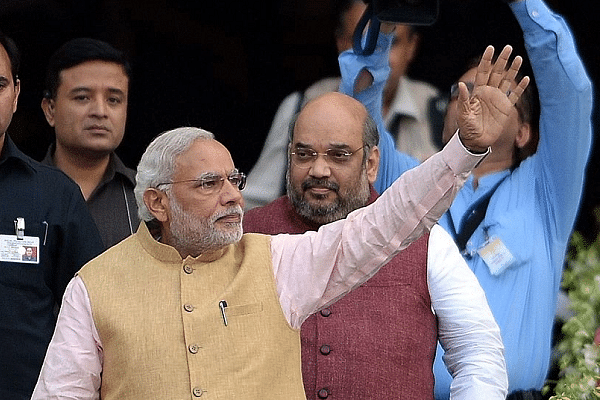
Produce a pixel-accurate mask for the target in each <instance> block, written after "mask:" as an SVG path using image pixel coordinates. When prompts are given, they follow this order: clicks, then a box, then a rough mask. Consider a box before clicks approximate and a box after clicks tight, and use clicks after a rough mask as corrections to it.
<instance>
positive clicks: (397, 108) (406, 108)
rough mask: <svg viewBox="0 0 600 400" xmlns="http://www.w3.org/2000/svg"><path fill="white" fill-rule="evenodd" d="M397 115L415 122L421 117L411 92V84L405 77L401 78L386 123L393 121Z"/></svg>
mask: <svg viewBox="0 0 600 400" xmlns="http://www.w3.org/2000/svg"><path fill="white" fill-rule="evenodd" d="M397 115H402V116H406V117H409V118H412V119H415V120H418V119H419V117H420V114H419V107H417V105H416V104H415V101H414V96H413V94H412V92H411V90H410V83H409V82H408V80H407V78H406V77H405V76H402V77H400V82H399V83H398V89H397V91H396V96H395V97H394V100H393V101H392V104H391V106H390V109H389V111H388V113H387V118H386V120H387V121H386V122H389V121H391V120H392V119H393V118H394V117H395V116H397Z"/></svg>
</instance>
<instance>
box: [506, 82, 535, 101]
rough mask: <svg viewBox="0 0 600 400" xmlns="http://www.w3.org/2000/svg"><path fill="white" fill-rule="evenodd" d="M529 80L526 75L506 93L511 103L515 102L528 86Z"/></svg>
mask: <svg viewBox="0 0 600 400" xmlns="http://www.w3.org/2000/svg"><path fill="white" fill-rule="evenodd" d="M529 81H530V80H529V77H528V76H525V77H523V79H521V82H519V84H518V85H517V86H516V87H515V88H514V89H513V90H512V91H511V92H510V94H509V95H508V100H510V102H511V103H512V104H513V105H515V104H516V103H517V101H518V100H519V98H520V97H521V95H522V94H523V92H524V91H525V89H527V86H529Z"/></svg>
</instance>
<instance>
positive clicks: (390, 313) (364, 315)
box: [244, 192, 437, 400]
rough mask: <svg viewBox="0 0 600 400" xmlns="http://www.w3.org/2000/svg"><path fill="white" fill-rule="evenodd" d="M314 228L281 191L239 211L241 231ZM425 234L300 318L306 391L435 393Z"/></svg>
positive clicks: (383, 396) (313, 394) (343, 396)
mask: <svg viewBox="0 0 600 400" xmlns="http://www.w3.org/2000/svg"><path fill="white" fill-rule="evenodd" d="M375 196H376V194H375V193H374V192H373V193H372V200H373V199H374V198H375ZM317 228H318V226H315V225H311V224H310V223H308V222H307V221H305V220H303V219H302V218H301V217H300V216H298V215H297V214H296V213H295V211H294V210H293V208H292V206H291V204H290V202H289V200H288V198H287V197H286V196H284V197H281V198H279V199H277V200H275V201H273V202H272V203H270V204H269V205H267V206H265V207H261V208H257V209H253V210H250V211H248V212H247V213H246V215H245V216H244V231H246V232H258V233H267V234H277V233H303V232H305V231H307V230H315V229H317ZM428 237H429V235H428V234H427V235H423V237H421V238H420V239H419V240H417V241H416V242H414V243H413V244H412V245H410V246H409V247H408V248H406V249H405V250H403V251H402V252H400V253H399V254H398V255H397V256H396V257H394V258H393V259H392V260H391V261H390V262H389V263H388V264H387V265H385V266H384V267H382V268H381V270H380V271H379V272H378V273H377V274H376V275H375V276H374V277H372V278H371V279H370V280H369V281H367V282H366V283H365V284H363V285H362V286H360V287H359V288H357V289H356V290H354V291H353V292H351V293H349V294H348V295H346V296H345V297H343V298H342V299H341V300H339V301H338V302H336V303H335V304H333V305H331V306H330V307H329V308H326V309H324V310H321V311H320V312H319V313H317V314H314V315H312V316H311V317H309V318H308V319H307V320H306V321H305V322H304V324H303V325H302V330H301V340H302V377H303V380H304V389H305V391H306V397H307V398H308V399H325V398H327V399H339V400H353V399H356V400H358V399H361V400H364V399H369V400H390V399H414V400H424V399H425V400H426V399H433V383H434V380H433V371H432V368H433V359H434V356H435V348H436V341H437V320H436V318H435V315H434V314H433V313H432V311H431V299H430V297H429V290H428V286H427V243H428Z"/></svg>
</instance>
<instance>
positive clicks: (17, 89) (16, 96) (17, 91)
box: [13, 79, 21, 114]
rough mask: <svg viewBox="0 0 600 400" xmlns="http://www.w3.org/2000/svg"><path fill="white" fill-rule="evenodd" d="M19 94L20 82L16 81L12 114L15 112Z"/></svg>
mask: <svg viewBox="0 0 600 400" xmlns="http://www.w3.org/2000/svg"><path fill="white" fill-rule="evenodd" d="M19 93H21V81H20V80H19V79H17V81H16V84H15V101H14V102H13V114H14V113H15V112H16V111H17V102H18V101H19Z"/></svg>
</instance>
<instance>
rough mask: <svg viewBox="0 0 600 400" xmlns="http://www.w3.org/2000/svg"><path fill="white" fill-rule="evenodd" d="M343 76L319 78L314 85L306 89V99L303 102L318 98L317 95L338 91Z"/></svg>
mask: <svg viewBox="0 0 600 400" xmlns="http://www.w3.org/2000/svg"><path fill="white" fill-rule="evenodd" d="M341 81H342V78H340V77H339V76H337V77H328V78H323V79H319V80H318V81H316V82H314V83H313V84H312V85H310V86H309V87H307V88H306V90H304V101H303V104H306V103H307V102H309V101H310V100H313V99H316V98H317V97H319V96H321V95H323V94H325V93H330V92H337V91H338V90H339V88H340V82H341Z"/></svg>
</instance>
